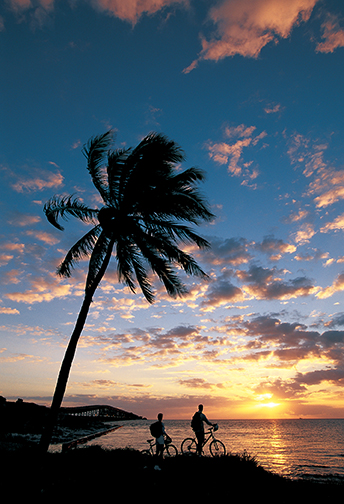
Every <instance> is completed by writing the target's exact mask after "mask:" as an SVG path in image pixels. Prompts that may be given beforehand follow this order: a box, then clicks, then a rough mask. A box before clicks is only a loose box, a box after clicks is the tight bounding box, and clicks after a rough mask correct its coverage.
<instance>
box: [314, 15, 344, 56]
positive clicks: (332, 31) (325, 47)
mask: <svg viewBox="0 0 344 504" xmlns="http://www.w3.org/2000/svg"><path fill="white" fill-rule="evenodd" d="M321 27H322V28H323V36H322V38H323V39H324V42H319V44H318V45H317V47H316V51H318V52H323V53H332V52H333V51H334V50H335V49H337V48H338V47H344V29H343V28H341V27H340V26H339V23H338V19H337V18H336V17H335V16H333V15H330V14H329V15H328V19H327V21H325V23H323V24H322V26H321Z"/></svg>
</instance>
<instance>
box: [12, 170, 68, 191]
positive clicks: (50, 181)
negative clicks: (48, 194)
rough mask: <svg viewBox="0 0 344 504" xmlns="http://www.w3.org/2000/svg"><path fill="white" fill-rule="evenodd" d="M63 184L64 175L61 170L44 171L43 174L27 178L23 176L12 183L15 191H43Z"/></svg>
mask: <svg viewBox="0 0 344 504" xmlns="http://www.w3.org/2000/svg"><path fill="white" fill-rule="evenodd" d="M62 184H63V176H62V175H61V173H60V172H56V173H49V172H43V173H42V174H41V176H37V177H33V178H26V179H24V178H22V179H20V180H18V182H16V183H15V184H12V187H13V189H14V190H15V191H17V192H19V193H23V192H25V191H29V192H30V191H42V190H43V189H47V188H48V189H50V188H52V187H60V186H61V185H62Z"/></svg>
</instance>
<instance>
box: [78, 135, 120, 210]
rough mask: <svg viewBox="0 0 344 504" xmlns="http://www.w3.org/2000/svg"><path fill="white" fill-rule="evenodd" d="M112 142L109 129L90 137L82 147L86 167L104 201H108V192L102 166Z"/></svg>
mask: <svg viewBox="0 0 344 504" xmlns="http://www.w3.org/2000/svg"><path fill="white" fill-rule="evenodd" d="M112 142H113V132H112V130H109V131H107V132H106V133H103V135H98V136H95V137H92V138H91V139H90V140H89V141H88V142H87V144H85V145H84V146H83V149H82V153H83V154H84V156H85V157H86V159H87V169H88V171H89V173H90V175H91V177H92V181H93V184H94V185H95V187H96V189H97V190H98V192H99V193H100V195H101V197H102V198H103V200H104V201H105V203H108V202H109V193H108V181H107V178H106V175H105V173H104V170H103V169H102V166H103V165H104V162H105V160H106V159H107V155H108V152H109V149H110V147H111V144H112Z"/></svg>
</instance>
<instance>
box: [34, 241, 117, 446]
mask: <svg viewBox="0 0 344 504" xmlns="http://www.w3.org/2000/svg"><path fill="white" fill-rule="evenodd" d="M112 248H113V242H112V243H110V245H109V248H108V251H107V254H106V256H105V258H104V261H103V264H102V266H101V268H100V270H99V272H98V275H97V277H96V279H95V280H94V282H93V284H92V287H91V288H89V289H88V290H87V291H86V293H85V297H84V301H83V303H82V306H81V309H80V312H79V315H78V318H77V321H76V323H75V327H74V331H73V333H72V335H71V337H70V340H69V343H68V346H67V349H66V352H65V355H64V358H63V361H62V364H61V368H60V372H59V376H58V379H57V383H56V386H55V392H54V396H53V400H52V403H51V407H50V411H49V415H48V418H47V421H46V424H45V426H44V429H43V433H42V436H41V439H40V442H39V449H40V451H41V452H42V453H45V452H47V451H48V448H49V444H50V442H51V438H52V434H53V430H54V427H55V425H56V422H57V417H58V414H59V410H60V406H61V404H62V401H63V397H64V394H65V391H66V388H67V382H68V378H69V373H70V369H71V367H72V363H73V359H74V356H75V352H76V347H77V344H78V341H79V338H80V336H81V333H82V330H83V328H84V325H85V322H86V318H87V315H88V312H89V309H90V306H91V303H92V297H93V294H94V293H95V291H96V289H97V287H98V285H99V283H100V281H101V279H102V278H103V276H104V274H105V271H106V269H107V266H108V264H109V261H110V258H111V253H112Z"/></svg>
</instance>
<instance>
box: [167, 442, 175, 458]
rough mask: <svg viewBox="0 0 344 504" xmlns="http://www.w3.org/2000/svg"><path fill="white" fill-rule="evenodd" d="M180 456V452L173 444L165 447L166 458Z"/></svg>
mask: <svg viewBox="0 0 344 504" xmlns="http://www.w3.org/2000/svg"><path fill="white" fill-rule="evenodd" d="M177 455H178V450H177V448H176V447H175V446H174V445H173V444H168V445H165V448H164V457H176V456H177Z"/></svg>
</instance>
